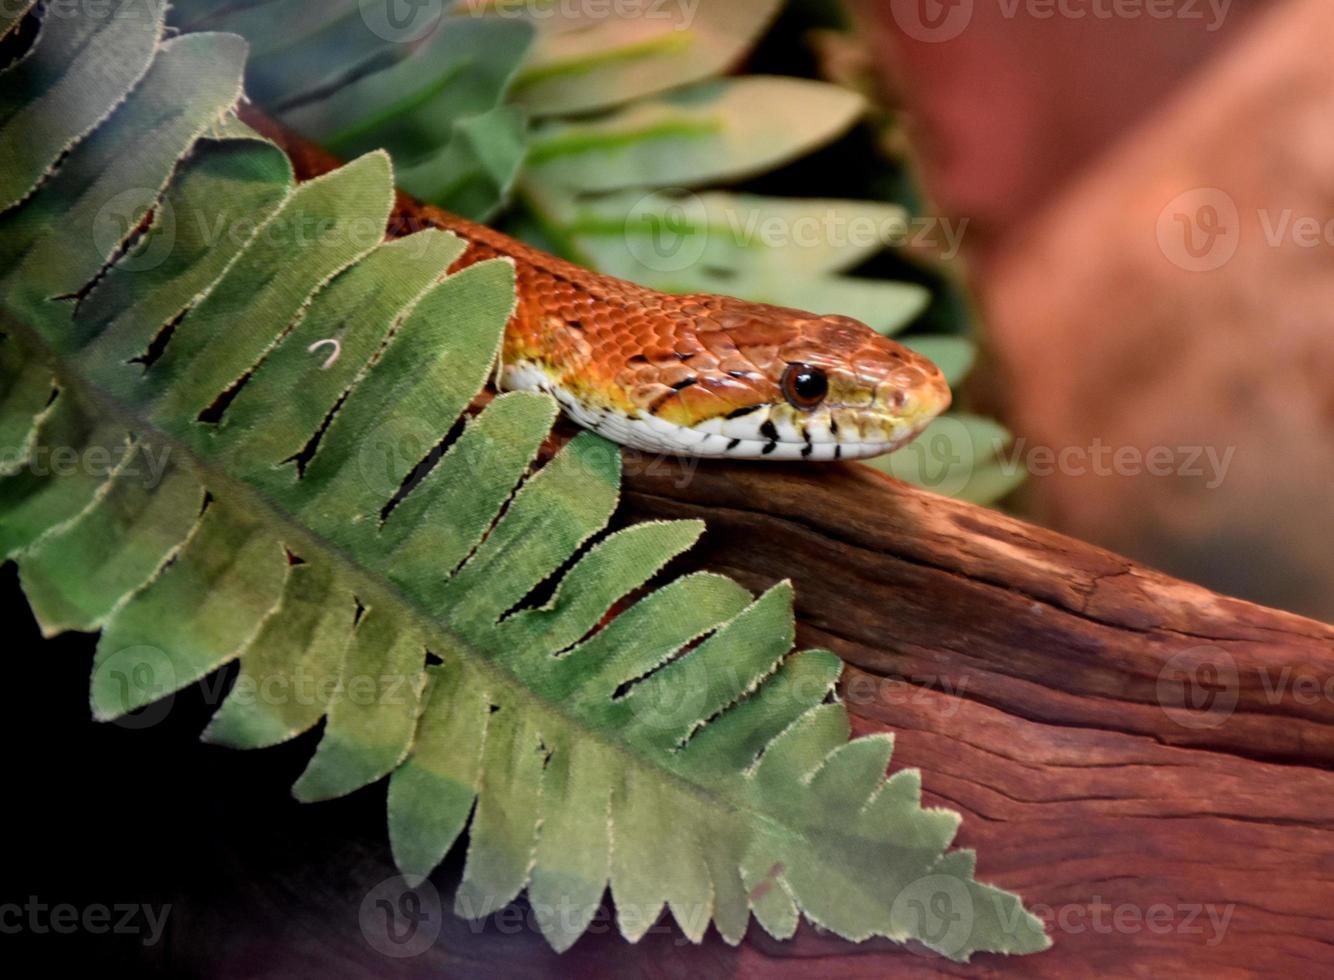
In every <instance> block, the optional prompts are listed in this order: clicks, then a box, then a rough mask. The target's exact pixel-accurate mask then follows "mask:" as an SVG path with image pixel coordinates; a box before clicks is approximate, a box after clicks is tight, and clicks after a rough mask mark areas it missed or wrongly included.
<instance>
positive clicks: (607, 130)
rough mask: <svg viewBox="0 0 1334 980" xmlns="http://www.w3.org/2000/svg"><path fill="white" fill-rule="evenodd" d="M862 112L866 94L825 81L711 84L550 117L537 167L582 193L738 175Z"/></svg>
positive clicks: (810, 145)
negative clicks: (605, 110) (584, 116)
mask: <svg viewBox="0 0 1334 980" xmlns="http://www.w3.org/2000/svg"><path fill="white" fill-rule="evenodd" d="M862 109H863V102H862V99H861V97H860V96H858V95H855V94H853V93H851V92H848V91H846V90H845V89H840V88H837V87H835V86H833V85H826V84H824V83H822V82H809V81H803V80H800V79H795V78H780V77H777V76H758V75H752V76H745V77H742V78H737V79H729V80H726V81H717V82H706V83H704V84H701V85H696V86H693V87H691V88H688V89H684V90H682V91H678V92H673V93H671V94H669V95H666V96H663V97H661V98H659V99H654V100H648V101H642V102H638V103H635V104H634V105H632V106H629V107H627V108H625V109H621V110H618V111H616V112H613V113H612V114H610V115H609V116H607V117H605V118H599V119H596V120H593V121H591V122H551V123H546V124H544V125H543V126H541V127H539V128H538V129H537V130H536V131H535V132H534V134H533V138H532V143H531V146H530V150H529V170H530V173H531V175H532V177H533V179H535V180H540V181H542V182H544V183H550V184H555V185H559V186H561V187H564V188H568V189H569V190H573V191H580V192H588V191H614V190H621V189H624V188H627V187H645V188H650V187H673V186H696V185H699V184H703V183H705V182H708V181H717V180H733V179H738V178H741V177H746V176H750V175H752V174H755V173H759V172H761V171H764V170H768V169H771V168H773V167H776V166H778V165H779V164H781V163H785V162H787V161H789V160H791V159H793V158H795V157H797V156H800V155H801V154H803V153H808V152H810V151H811V150H813V149H815V148H816V147H817V146H821V145H823V144H824V143H827V142H828V141H829V140H831V139H833V138H834V137H836V136H838V135H839V134H840V133H842V132H843V131H844V130H846V129H847V128H848V127H849V126H850V125H852V123H853V122H854V121H856V119H857V117H858V116H859V115H860V114H861V112H862Z"/></svg>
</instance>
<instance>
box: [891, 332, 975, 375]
mask: <svg viewBox="0 0 1334 980" xmlns="http://www.w3.org/2000/svg"><path fill="white" fill-rule="evenodd" d="M903 343H904V344H905V345H906V346H908V347H911V348H912V349H913V350H915V351H917V353H919V354H921V355H922V356H923V357H928V358H930V359H931V361H932V363H934V364H935V365H936V367H938V368H940V370H941V371H943V372H944V374H945V380H946V381H948V382H949V384H950V386H951V387H954V386H956V385H959V384H961V383H963V380H964V379H965V378H967V377H968V375H969V373H970V372H971V371H972V370H973V365H974V363H976V361H977V344H975V343H973V341H971V340H969V339H967V338H966V337H908V338H906V339H905V340H903Z"/></svg>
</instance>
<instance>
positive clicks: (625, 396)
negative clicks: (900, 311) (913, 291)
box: [421, 207, 951, 460]
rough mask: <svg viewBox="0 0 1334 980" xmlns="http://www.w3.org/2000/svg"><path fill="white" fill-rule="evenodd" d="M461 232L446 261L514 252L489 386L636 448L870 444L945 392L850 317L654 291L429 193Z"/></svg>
mask: <svg viewBox="0 0 1334 980" xmlns="http://www.w3.org/2000/svg"><path fill="white" fill-rule="evenodd" d="M421 210H422V211H424V212H426V213H428V214H429V216H430V217H431V219H432V221H433V223H434V224H436V225H437V226H439V227H443V228H444V229H446V230H448V231H451V232H453V233H454V234H456V235H458V236H459V237H460V238H462V239H463V240H464V241H465V242H466V243H467V248H466V250H465V251H464V253H463V254H462V256H461V257H460V258H459V259H458V260H456V262H455V263H454V266H453V267H452V269H451V271H458V270H460V269H463V268H466V267H467V266H470V265H474V264H476V263H478V262H483V261H486V260H488V259H497V258H499V259H505V260H508V261H511V262H513V264H514V268H515V280H516V281H515V285H516V291H517V297H518V299H517V303H516V305H515V309H514V312H513V313H512V315H511V317H510V320H509V322H508V324H507V325H506V328H505V335H504V340H503V342H502V347H501V355H500V360H499V366H498V368H497V371H496V387H497V388H498V389H500V390H502V391H541V392H546V393H547V394H550V395H551V396H553V397H554V398H555V399H556V401H557V402H558V403H559V404H560V406H561V409H562V410H563V412H564V414H565V415H566V416H568V417H569V418H570V419H571V420H572V421H574V422H575V423H577V424H578V425H580V426H582V427H584V428H586V429H591V430H592V431H594V432H596V433H598V434H599V435H601V436H604V437H605V438H608V439H610V440H612V441H613V442H617V443H620V444H621V445H624V446H629V447H631V448H633V449H637V450H640V451H643V452H649V453H661V454H666V455H676V456H699V457H727V458H732V459H775V460H796V459H808V460H834V459H849V460H851V459H864V458H868V457H874V456H881V455H884V454H886V453H889V452H893V451H894V450H895V449H898V448H899V447H901V446H903V445H904V444H906V443H908V442H910V441H911V440H912V439H914V438H916V437H917V436H918V435H919V434H920V433H921V432H922V430H923V429H924V428H925V427H926V426H927V424H928V423H930V422H931V420H932V419H934V418H935V417H936V416H937V415H939V414H940V413H941V412H943V411H944V410H945V409H947V408H948V407H949V405H950V400H951V393H950V388H949V385H948V384H947V382H946V380H945V377H944V375H943V374H942V373H941V371H940V369H939V368H938V367H937V366H936V365H935V364H933V363H932V362H931V361H930V360H929V359H928V358H926V357H924V356H922V355H921V354H918V353H917V352H915V351H913V350H911V349H910V348H908V347H906V346H904V345H903V344H900V343H897V342H896V341H893V340H890V339H889V338H887V337H884V336H882V335H881V334H879V333H877V332H876V331H875V330H873V329H871V328H870V327H869V326H867V325H866V324H864V323H862V322H860V321H858V320H854V319H852V318H851V317H846V316H839V315H818V314H813V313H807V312H804V311H802V310H796V309H789V308H786V307H781V306H772V305H769V304H765V303H755V302H748V301H745V300H741V299H736V298H733V297H730V296H719V295H713V294H704V293H695V294H685V295H681V294H674V293H663V292H659V291H657V290H654V289H650V288H648V287H646V286H642V285H638V284H636V283H633V282H629V281H627V280H624V279H618V278H616V277H613V276H609V275H605V274H601V273H597V272H593V271H590V270H588V269H586V268H583V267H582V266H579V265H576V264H575V263H573V262H569V261H567V260H565V259H561V258H558V257H556V256H554V255H551V254H548V253H546V252H543V251H540V250H538V249H536V248H533V247H531V246H528V245H526V244H524V243H523V242H520V241H518V240H517V239H514V238H511V237H509V236H508V235H505V234H503V233H501V232H498V231H496V230H494V229H491V228H488V227H486V226H484V225H480V224H477V223H475V222H472V221H468V220H466V219H463V218H460V217H458V216H456V215H452V214H449V213H448V212H445V211H442V210H440V209H438V208H434V207H426V208H422V209H421Z"/></svg>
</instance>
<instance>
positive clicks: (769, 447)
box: [760, 439, 778, 456]
mask: <svg viewBox="0 0 1334 980" xmlns="http://www.w3.org/2000/svg"><path fill="white" fill-rule="evenodd" d="M777 448H778V440H777V439H770V440H769V441H768V442H766V443H765V444H764V448H763V449H761V450H760V455H761V456H768V455H769V454H770V453H771V452H773V451H774V450H775V449H777Z"/></svg>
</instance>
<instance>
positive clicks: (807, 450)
mask: <svg viewBox="0 0 1334 980" xmlns="http://www.w3.org/2000/svg"><path fill="white" fill-rule="evenodd" d="M813 452H815V447H814V446H813V445H811V444H810V443H809V442H807V443H806V445H804V446H802V447H801V458H802V459H805V458H806V457H808V456H809V455H810V454H811V453H813Z"/></svg>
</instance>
